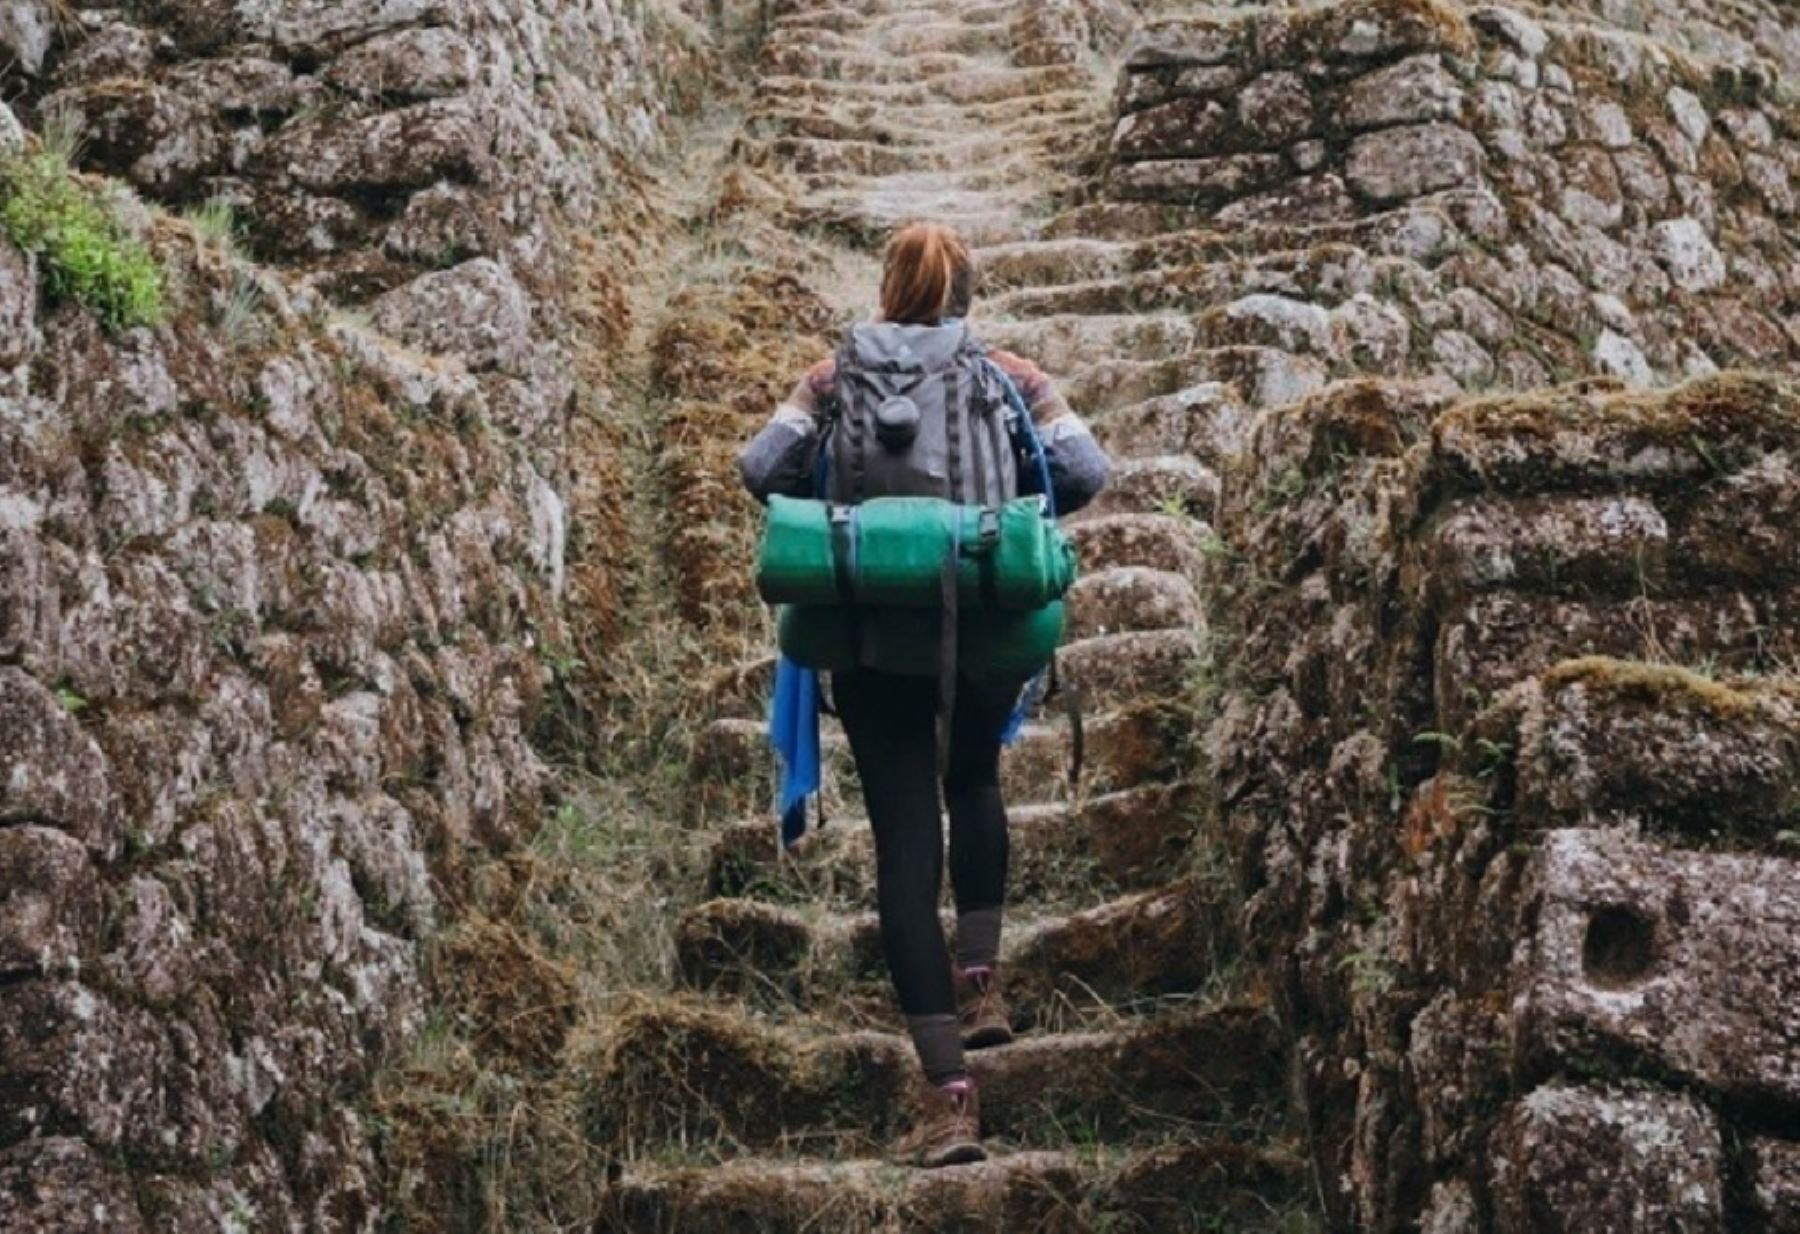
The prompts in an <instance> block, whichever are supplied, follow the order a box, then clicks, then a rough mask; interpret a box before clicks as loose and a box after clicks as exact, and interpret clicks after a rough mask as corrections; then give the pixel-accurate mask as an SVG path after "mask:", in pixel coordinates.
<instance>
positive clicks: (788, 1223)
mask: <svg viewBox="0 0 1800 1234" xmlns="http://www.w3.org/2000/svg"><path fill="white" fill-rule="evenodd" d="M993 1151H996V1150H995V1149H993V1148H992V1147H990V1152H993ZM1307 1183H1308V1179H1307V1171H1306V1166H1305V1160H1304V1157H1303V1156H1302V1154H1301V1152H1300V1150H1299V1148H1298V1146H1297V1145H1294V1144H1290V1143H1288V1142H1285V1141H1279V1140H1277V1141H1271V1142H1264V1143H1258V1144H1253V1145H1244V1144H1239V1143H1235V1142H1232V1141H1229V1140H1223V1139H1211V1138H1202V1139H1197V1140H1190V1141H1185V1142H1176V1143H1167V1144H1147V1145H1145V1146H1143V1147H1140V1148H1136V1149H1134V1150H1132V1151H1129V1152H1126V1153H1124V1154H1122V1155H1121V1156H1119V1157H1117V1158H1114V1157H1102V1156H1100V1155H1097V1154H1095V1153H1094V1152H1093V1151H1091V1150H1089V1149H1085V1148H1075V1149H1066V1150H1058V1151H1047V1150H1038V1151H1024V1152H1011V1153H1002V1154H1000V1155H996V1156H994V1157H992V1159H990V1160H988V1161H986V1162H982V1163H980V1164H977V1165H965V1166H952V1167H949V1168H947V1169H941V1170H914V1169H901V1168H896V1167H895V1166H894V1165H893V1164H891V1163H889V1162H887V1161H885V1160H878V1159H864V1160H854V1161H836V1162H800V1163H796V1162H790V1161H786V1160H782V1159H766V1158H744V1159H740V1160H737V1161H730V1162H726V1163H724V1164H722V1165H707V1166H704V1167H698V1166H696V1167H688V1168H670V1167H666V1166H665V1167H654V1166H653V1167H648V1168H641V1167H640V1168H633V1169H632V1170H630V1171H629V1172H628V1173H627V1174H626V1176H625V1177H624V1178H623V1179H622V1180H621V1181H620V1182H618V1183H617V1184H615V1185H614V1186H613V1187H611V1188H610V1189H609V1191H608V1192H607V1194H606V1195H605V1197H604V1198H603V1200H602V1204H601V1216H600V1218H599V1220H598V1223H597V1224H596V1225H595V1226H594V1227H593V1229H594V1234H745V1232H746V1231H755V1232H756V1234H821V1232H823V1231H831V1234H877V1232H880V1234H995V1232H996V1231H1010V1232H1017V1234H1024V1232H1025V1231H1031V1232H1033V1234H1085V1232H1089V1231H1099V1230H1121V1231H1123V1230H1140V1229H1141V1230H1162V1231H1169V1232H1170V1234H1182V1232H1183V1231H1190V1230H1209V1229H1210V1230H1226V1229H1229V1230H1232V1231H1236V1232H1237V1234H1264V1232H1267V1234H1275V1232H1276V1231H1280V1230H1285V1229H1291V1228H1292V1227H1290V1226H1286V1225H1284V1224H1281V1223H1282V1222H1283V1221H1284V1220H1285V1219H1286V1217H1287V1215H1288V1214H1291V1213H1293V1212H1295V1211H1296V1210H1301V1209H1302V1208H1303V1206H1304V1204H1305V1203H1306V1198H1307V1190H1308V1187H1307Z"/></svg>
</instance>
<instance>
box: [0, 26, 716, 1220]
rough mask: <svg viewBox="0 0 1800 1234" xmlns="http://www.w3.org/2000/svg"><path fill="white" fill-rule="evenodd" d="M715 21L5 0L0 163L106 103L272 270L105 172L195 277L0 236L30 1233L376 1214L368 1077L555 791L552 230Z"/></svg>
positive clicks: (584, 205) (4, 783) (3, 1088)
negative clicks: (119, 279)
mask: <svg viewBox="0 0 1800 1234" xmlns="http://www.w3.org/2000/svg"><path fill="white" fill-rule="evenodd" d="M695 7H696V8H698V6H697V5H696V6H695ZM707 54H708V53H707V52H706V51H705V50H704V49H703V48H701V47H700V46H699V45H698V44H696V43H693V42H687V43H684V42H682V41H681V40H680V39H678V38H676V37H675V34H674V31H673V30H672V29H671V28H670V27H669V26H667V25H663V26H659V27H657V28H655V29H650V28H647V19H646V17H645V15H644V13H643V12H642V10H641V9H639V8H637V7H636V6H626V5H619V4H614V3H611V2H610V0H600V2H595V3H585V4H582V5H579V6H575V7H570V6H560V5H542V4H536V3H529V2H520V3H513V2H510V0H503V2H500V3H486V2H482V3H475V2H472V0H469V2H465V0H452V2H447V3H446V2H439V0H384V2H383V3H378V4H362V3H342V2H340V0H305V2H302V3H283V4H264V3H250V2H243V3H239V2H237V0H219V2H216V3H215V2H212V0H208V2H206V3H199V4H191V5H190V4H167V3H161V2H152V3H144V4H133V5H129V6H125V7H124V8H120V9H108V10H104V11H101V10H97V9H93V8H91V7H88V8H83V7H82V6H69V5H50V4H37V3H17V4H15V3H8V4H6V5H4V6H0V94H4V96H5V97H6V98H7V99H8V100H9V102H10V104H11V106H8V107H4V108H3V109H0V155H4V154H7V153H10V152H11V150H12V149H13V148H14V147H15V146H17V145H19V144H21V143H22V142H23V141H24V140H26V138H25V136H24V134H23V132H22V130H20V129H19V127H18V124H17V122H16V121H15V119H14V109H16V110H17V111H18V114H19V115H20V116H21V117H23V118H24V119H25V120H26V121H27V122H28V124H29V125H30V126H32V127H34V128H35V127H38V126H40V125H41V124H42V123H43V122H44V120H45V119H46V117H49V116H53V115H56V114H59V113H60V114H64V115H72V116H75V117H78V118H79V119H80V121H81V122H82V127H83V134H82V135H83V139H84V140H83V143H82V145H81V149H80V154H79V160H80V163H81V167H82V170H83V171H87V172H92V173H102V172H104V173H109V174H111V175H114V176H117V177H120V178H123V179H124V180H126V181H127V182H128V184H129V186H130V187H131V188H132V189H135V190H136V191H137V192H138V193H141V194H143V195H144V196H145V197H147V198H149V199H151V200H153V201H154V202H156V203H158V204H159V205H161V206H165V207H169V208H171V209H173V208H178V207H188V206H193V205H197V204H199V203H201V202H202V201H204V200H206V199H209V198H214V197H217V198H220V199H223V200H224V201H225V202H227V203H228V204H230V205H231V206H232V207H233V210H234V215H235V219H234V223H235V227H234V230H235V232H236V237H237V239H238V240H239V241H240V242H242V243H243V244H244V246H245V247H246V248H247V249H248V250H249V251H250V254H251V255H253V256H254V257H260V258H263V259H267V260H272V261H274V262H276V263H279V265H280V267H281V268H278V269H274V270H271V269H265V268H261V267H258V266H256V265H254V264H252V262H251V256H247V255H240V254H239V253H238V252H237V251H235V249H233V248H231V247H230V246H227V245H224V244H222V243H220V239H219V237H217V236H216V235H205V234H202V231H201V229H199V228H196V227H190V226H189V225H188V224H187V223H184V222H182V221H179V220H177V219H175V218H173V217H171V216H169V215H163V214H160V213H152V212H150V211H146V210H144V209H143V207H142V205H141V204H136V203H135V199H133V198H131V197H130V195H129V194H120V195H119V203H120V208H121V209H128V210H130V211H131V212H132V216H133V220H134V222H133V226H134V227H135V228H136V229H137V230H139V231H140V232H141V233H142V234H143V235H144V236H145V237H146V238H147V239H148V242H149V243H150V245H151V247H152V249H153V251H154V253H155V255H156V257H157V258H158V260H159V261H160V263H161V264H162V266H163V268H164V271H165V273H166V276H167V277H166V287H167V293H168V302H169V303H168V309H169V312H168V314H167V318H166V320H165V322H164V323H163V324H161V325H159V326H157V327H154V328H143V329H138V330H133V331H128V332H123V333H111V332H108V331H107V330H105V329H103V328H102V327H101V325H100V324H99V322H98V321H97V320H96V319H95V318H94V317H93V316H92V315H91V314H89V313H87V312H86V311H84V310H83V309H81V308H80V307H78V306H75V305H72V304H69V303H62V302H58V301H55V300H53V299H52V298H51V297H50V296H48V295H47V294H45V291H44V286H45V281H46V277H47V271H46V269H45V267H44V263H43V262H42V261H41V260H38V259H34V258H28V257H27V256H25V255H24V254H22V253H21V252H20V251H19V250H18V249H16V248H15V247H14V246H13V245H12V243H11V242H10V241H9V240H7V239H5V238H4V236H3V235H0V1228H4V1229H5V1230H7V1231H8V1232H9V1234H11V1232H13V1231H17V1232H18V1234H49V1232H51V1231H58V1232H60V1231H77V1230H94V1231H101V1230H104V1231H108V1232H112V1231H119V1232H122V1234H129V1232H131V1231H138V1230H145V1231H149V1230H157V1231H164V1230H177V1229H195V1230H199V1229H206V1230H243V1231H250V1230H257V1231H262V1230H271V1231H272V1230H317V1231H326V1230H330V1231H339V1232H344V1231H370V1230H375V1229H378V1228H382V1227H384V1226H385V1225H387V1224H390V1223H391V1220H392V1215H391V1213H390V1212H389V1210H388V1209H387V1207H386V1198H385V1197H384V1196H383V1194H382V1192H381V1187H382V1179H381V1169H380V1166H379V1163H378V1161H377V1156H376V1129H375V1128H374V1127H373V1126H371V1125H370V1124H369V1122H368V1121H367V1118H366V1114H365V1113H364V1111H365V1110H366V1108H367V1106H366V1102H365V1097H366V1094H367V1093H368V1091H369V1087H370V1084H371V1081H372V1079H373V1078H374V1076H375V1075H376V1073H377V1072H378V1070H379V1069H381V1068H382V1067H384V1066H387V1065H389V1064H390V1063H392V1062H393V1061H394V1060H395V1059H396V1058H397V1057H398V1055H399V1051H400V1050H401V1048H402V1047H403V1046H404V1045H405V1044H406V1043H407V1042H408V1041H409V1040H411V1039H412V1038H413V1036H414V1035H415V1034H416V1032H417V1031H418V1029H419V1027H420V1025H421V1024H422V1023H423V1022H424V1016H425V1010H426V1008H425V999H426V997H427V994H426V989H425V976H424V969H425V963H424V956H425V950H426V948H427V946H428V945H429V944H430V943H431V942H432V940H433V939H434V938H436V937H437V936H438V935H439V933H440V931H442V930H444V929H445V928H446V927H449V926H453V925H455V924H456V923H457V921H458V919H459V918H460V917H461V916H462V914H464V913H466V912H467V911H468V909H469V907H470V905H471V903H472V902H473V897H472V894H471V887H472V883H473V879H474V877H475V875H474V871H475V870H476V868H477V867H479V866H480V865H481V864H482V863H484V862H487V861H489V860H491V859H493V858H496V857H502V856H505V855H506V854H508V853H510V852H512V851H513V850H515V849H516V848H517V847H518V846H519V845H520V844H521V843H522V842H523V841H524V840H525V839H526V838H528V837H529V836H530V835H531V834H532V832H533V831H534V830H535V828H536V827H537V826H538V824H539V822H540V820H541V818H542V816H543V812H544V809H545V789H546V787H547V783H548V773H547V771H546V768H545V766H544V763H543V761H542V760H541V757H540V755H539V754H538V752H537V751H536V750H535V749H534V748H533V746H532V744H531V741H530V738H529V734H530V732H531V728H532V725H533V722H534V717H535V715H536V714H537V708H538V703H539V700H540V697H541V695H542V692H543V689H544V686H545V683H546V681H547V679H548V676H549V669H548V667H547V665H546V662H545V660H544V659H543V658H542V650H543V649H544V648H546V647H549V646H561V645H565V644H566V643H567V641H568V639H569V626H568V623H567V621H566V619H565V616H564V612H563V610H562V609H561V607H560V604H559V598H560V596H561V594H562V591H563V587H564V583H565V580H566V578H567V575H568V558H569V534H568V530H569V505H568V493H569V486H570V470H569V468H570V460H569V455H568V435H567V426H568V420H569V414H570V410H571V408H572V406H573V404H574V400H575V379H574V378H573V377H572V376H571V375H570V371H571V368H572V361H571V358H570V350H569V347H568V345H567V343H566V341H565V328H566V325H567V322H568V320H569V311H570V310H569V306H568V304H567V302H566V301H567V296H566V292H567V287H568V285H569V281H570V278H571V271H572V266H573V257H572V250H571V248H570V246H569V245H568V244H565V243H564V242H563V238H564V237H566V236H569V235H573V234H578V233H580V232H581V231H583V230H584V229H586V228H588V227H590V226H592V225H595V223H596V221H597V220H598V219H599V218H600V217H601V214H600V207H601V205H602V203H603V202H605V201H607V200H609V199H608V197H607V194H608V193H610V192H611V191H613V189H614V188H616V187H617V186H616V185H614V184H612V183H611V182H610V177H609V176H608V175H606V174H596V172H595V169H596V168H603V167H607V166H609V165H616V166H618V167H620V168H623V167H626V166H629V165H633V164H635V163H637V162H640V161H642V160H643V159H644V158H646V157H648V156H649V155H650V154H651V153H653V152H654V151H656V150H657V149H658V147H659V143H660V142H661V141H662V131H663V129H664V128H665V127H666V125H667V123H668V121H669V118H670V116H671V114H672V110H673V107H674V104H673V103H672V102H671V101H670V99H669V98H668V96H667V94H666V88H667V87H668V86H669V84H670V82H671V81H672V80H673V78H674V76H675V75H676V74H677V72H678V71H688V72H694V71H701V70H702V69H703V67H704V57H705V55H707ZM322 293H328V294H329V295H331V296H337V297H340V298H343V299H357V300H368V301H371V303H370V305H369V307H368V310H367V313H366V316H365V317H364V318H362V320H364V321H367V322H368V323H369V324H368V325H367V326H364V325H359V324H357V320H358V319H356V318H353V317H350V316H346V315H339V314H337V313H335V312H334V311H333V309H332V308H331V307H330V305H329V303H328V297H327V295H326V294H322Z"/></svg>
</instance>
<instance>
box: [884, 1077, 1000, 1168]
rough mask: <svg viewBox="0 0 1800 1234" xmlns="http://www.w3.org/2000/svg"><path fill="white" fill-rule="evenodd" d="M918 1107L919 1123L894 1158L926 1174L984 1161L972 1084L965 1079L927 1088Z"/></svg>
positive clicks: (978, 1100)
mask: <svg viewBox="0 0 1800 1234" xmlns="http://www.w3.org/2000/svg"><path fill="white" fill-rule="evenodd" d="M920 1104H921V1107H922V1108H921V1109H920V1111H919V1120H918V1122H917V1123H915V1124H914V1125H913V1129H912V1130H911V1131H909V1132H907V1133H906V1135H905V1136H903V1137H902V1138H901V1140H900V1142H899V1143H898V1144H897V1145H895V1147H894V1155H895V1156H896V1157H898V1158H899V1159H900V1160H901V1161H902V1162H904V1163H905V1164H907V1165H916V1166H919V1167H921V1168H923V1169H927V1170H935V1169H938V1168H939V1167H941V1166H947V1165H967V1164H969V1163H970V1162H974V1161H986V1160H987V1149H985V1148H983V1147H982V1146H981V1100H980V1098H979V1097H978V1096H977V1094H976V1092H975V1081H974V1080H972V1079H970V1078H968V1077H967V1076H964V1077H963V1078H962V1079H960V1080H952V1081H950V1082H949V1083H948V1084H944V1085H941V1086H940V1085H937V1084H927V1085H926V1086H925V1096H924V1099H923V1100H922V1101H921V1103H920Z"/></svg>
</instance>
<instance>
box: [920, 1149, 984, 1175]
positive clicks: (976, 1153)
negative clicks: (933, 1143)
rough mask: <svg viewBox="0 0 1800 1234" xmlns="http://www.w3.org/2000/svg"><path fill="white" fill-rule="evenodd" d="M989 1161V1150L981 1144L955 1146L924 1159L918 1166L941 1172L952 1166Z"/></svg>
mask: <svg viewBox="0 0 1800 1234" xmlns="http://www.w3.org/2000/svg"><path fill="white" fill-rule="evenodd" d="M986 1160H987V1149H985V1148H983V1147H982V1146H981V1145H979V1144H974V1143H970V1144H953V1145H951V1146H950V1147H949V1148H946V1149H944V1150H943V1151H941V1152H938V1153H934V1154H933V1155H931V1156H929V1157H926V1158H924V1159H922V1160H921V1161H920V1162H919V1163H918V1164H919V1167H920V1168H921V1169H926V1170H941V1169H943V1168H944V1167H946V1166H952V1165H974V1164H975V1163H976V1162H978V1161H986Z"/></svg>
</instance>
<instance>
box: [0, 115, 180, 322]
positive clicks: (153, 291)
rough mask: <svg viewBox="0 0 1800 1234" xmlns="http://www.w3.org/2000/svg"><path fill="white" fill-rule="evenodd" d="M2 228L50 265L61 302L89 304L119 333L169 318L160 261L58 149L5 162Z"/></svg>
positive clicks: (53, 291)
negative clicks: (73, 171) (73, 172)
mask: <svg viewBox="0 0 1800 1234" xmlns="http://www.w3.org/2000/svg"><path fill="white" fill-rule="evenodd" d="M0 230H4V231H5V232H6V234H7V235H8V236H9V237H11V239H12V242H13V243H14V244H16V245H18V246H19V247H20V248H22V249H24V250H25V251H26V252H28V253H33V254H35V255H37V256H38V257H39V258H41V259H42V261H43V265H44V278H45V283H46V286H47V288H48V290H49V292H50V295H51V296H52V297H53V298H55V299H59V300H72V301H75V302H76V303H78V304H83V305H85V306H87V307H88V308H90V309H92V310H93V311H94V312H95V313H96V314H98V315H99V317H100V319H101V320H102V321H104V322H105V323H106V325H107V326H108V328H110V329H113V330H126V329H130V328H132V327H134V326H150V325H155V324H156V323H157V322H159V321H161V320H162V316H163V277H162V270H161V268H160V267H158V265H157V263H156V259H155V257H153V256H152V255H151V253H150V250H149V249H148V248H147V247H145V245H144V244H143V243H142V242H140V241H139V240H137V239H136V238H135V237H133V236H132V235H131V234H130V233H129V232H127V231H126V230H125V227H124V225H123V224H122V223H121V222H120V221H119V219H118V218H117V217H116V216H115V215H114V214H113V212H112V211H111V210H110V209H108V208H107V205H106V203H105V202H104V201H103V200H102V199H101V198H100V196H99V195H98V194H96V193H95V192H94V191H93V190H91V189H89V188H88V187H86V186H85V185H83V184H81V183H80V182H79V181H77V180H76V179H75V178H74V177H73V176H72V175H71V174H70V172H69V166H68V163H67V162H66V161H65V159H64V158H63V157H62V156H61V155H60V154H59V153H57V152H56V151H54V150H45V151H42V152H40V153H37V154H31V155H25V156H21V157H18V158H14V159H11V160H8V161H7V162H5V163H3V164H0Z"/></svg>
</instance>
